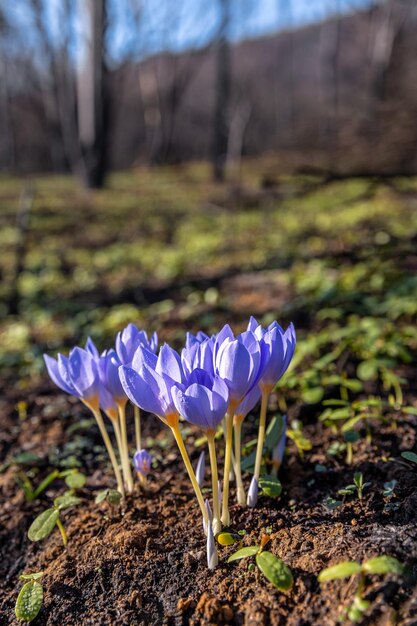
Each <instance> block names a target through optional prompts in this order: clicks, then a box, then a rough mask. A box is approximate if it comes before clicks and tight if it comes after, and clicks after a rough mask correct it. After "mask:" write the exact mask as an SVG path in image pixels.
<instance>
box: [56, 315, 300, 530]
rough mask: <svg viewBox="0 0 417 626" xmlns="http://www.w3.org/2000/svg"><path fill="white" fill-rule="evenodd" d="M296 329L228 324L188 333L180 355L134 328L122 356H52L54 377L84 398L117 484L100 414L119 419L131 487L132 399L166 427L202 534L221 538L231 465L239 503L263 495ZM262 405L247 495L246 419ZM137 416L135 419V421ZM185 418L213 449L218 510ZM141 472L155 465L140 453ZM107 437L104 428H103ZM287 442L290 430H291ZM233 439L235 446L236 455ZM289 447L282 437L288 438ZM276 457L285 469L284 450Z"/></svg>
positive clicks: (92, 350)
mask: <svg viewBox="0 0 417 626" xmlns="http://www.w3.org/2000/svg"><path fill="white" fill-rule="evenodd" d="M295 343H296V339H295V331H294V327H293V325H292V324H290V326H289V327H288V329H287V330H286V331H284V330H283V329H282V328H281V326H280V325H279V324H278V323H277V322H273V323H272V324H270V325H269V326H268V327H267V328H263V327H262V326H261V325H260V324H258V322H257V321H256V320H255V319H254V318H253V317H251V318H250V320H249V324H248V327H247V329H246V331H244V332H242V333H240V334H239V335H236V336H235V335H234V333H233V331H232V329H231V328H230V326H229V325H226V326H224V327H223V328H222V330H221V331H220V332H219V333H218V334H217V335H213V336H212V337H209V336H208V335H206V334H205V333H203V332H199V333H197V334H196V335H192V334H191V333H188V334H187V339H186V343H185V346H184V348H183V350H182V351H181V353H180V354H179V353H178V352H176V351H175V350H174V349H173V348H171V347H170V346H169V345H168V344H164V345H163V346H162V347H161V348H160V350H159V352H158V353H157V345H158V341H157V337H156V336H155V335H154V336H153V337H152V338H151V339H150V340H149V339H148V337H147V335H146V333H145V332H144V331H139V330H138V329H137V328H136V327H135V326H134V325H133V324H130V325H129V326H128V327H127V328H126V329H125V330H124V331H123V332H122V333H119V335H118V336H117V340H116V347H115V350H108V351H105V352H103V353H102V354H101V355H100V354H99V353H98V351H97V349H96V347H95V346H94V344H93V343H92V342H91V340H88V341H87V345H86V348H85V349H82V348H74V349H73V350H72V351H71V353H70V355H69V357H68V358H66V357H63V356H62V355H58V359H57V361H55V360H54V359H51V358H50V357H48V356H45V361H46V365H47V367H48V371H49V374H50V376H51V378H52V380H53V381H54V382H55V383H56V384H57V385H58V386H59V387H61V388H62V389H63V390H64V391H67V392H68V393H72V394H73V395H76V396H77V397H79V398H80V399H81V400H82V401H83V402H84V403H85V404H86V405H87V406H88V407H89V408H90V409H91V410H92V411H93V413H94V415H95V417H96V419H97V422H98V424H99V427H100V429H101V430H102V434H103V438H104V441H105V443H106V446H107V448H108V450H109V455H110V459H111V460H112V463H113V467H114V470H115V474H116V478H117V480H118V487H119V488H120V480H121V478H120V471H119V469H118V467H117V464H116V463H115V462H114V460H113V457H114V453H113V457H112V452H111V447H110V446H111V444H110V446H109V445H108V443H107V439H108V435H107V439H106V436H105V435H104V433H103V427H104V426H103V419H102V417H101V414H100V408H101V409H102V410H103V411H104V412H105V413H106V415H107V416H108V417H109V418H110V419H111V420H112V422H113V425H114V430H115V435H116V440H117V443H118V446H119V451H120V458H121V461H122V471H123V476H124V481H125V485H126V488H127V489H128V490H130V488H131V468H130V462H129V458H128V454H127V441H126V419H125V406H126V402H127V400H128V399H129V400H130V401H131V402H132V404H133V405H134V406H135V407H137V409H142V410H144V411H146V412H148V413H153V414H154V415H156V416H157V417H159V419H160V420H161V421H162V422H163V423H164V424H165V425H166V426H168V427H169V428H170V429H171V431H172V433H173V436H174V438H175V441H176V442H177V444H178V448H179V451H180V453H181V456H182V458H183V461H184V464H185V467H186V469H187V472H188V474H189V477H190V480H191V483H192V485H193V488H194V491H195V494H196V496H197V500H198V503H199V506H200V509H201V513H202V515H203V523H204V527H205V528H206V529H207V527H208V526H209V525H210V528H211V530H212V531H213V533H214V534H216V533H218V532H219V531H220V530H221V528H222V525H225V526H228V525H229V524H230V515H229V479H230V474H231V470H232V466H233V470H234V473H235V477H236V486H237V499H238V502H239V504H241V505H244V504H247V505H248V506H255V504H256V501H257V493H258V481H259V478H260V471H261V462H262V455H263V447H264V441H265V430H266V416H267V408H268V400H269V397H270V394H271V392H272V390H273V388H274V386H275V385H276V383H277V382H278V381H279V379H280V378H281V377H282V375H283V374H284V373H285V371H286V370H287V368H288V366H289V364H290V361H291V358H292V356H293V354H294V349H295ZM259 400H261V410H260V420H259V434H258V440H257V450H256V460H255V466H254V475H253V479H252V482H251V485H250V488H249V492H248V496H247V498H246V494H245V488H244V485H243V480H242V475H241V432H242V422H243V420H244V418H245V417H246V415H247V414H248V413H249V412H250V411H251V410H252V409H253V408H254V407H255V405H256V404H257V402H258V401H259ZM138 415H139V413H137V416H138ZM181 419H183V420H185V421H186V422H188V423H190V424H193V425H194V426H196V427H198V428H199V429H201V430H202V432H203V433H204V434H205V436H206V438H207V442H208V450H209V457H210V465H211V478H212V504H213V508H212V513H211V510H210V515H209V513H208V507H207V506H206V503H205V501H204V498H203V496H202V493H201V488H200V485H201V480H202V477H201V463H200V470H199V472H198V473H199V474H200V475H199V477H198V479H197V477H196V474H195V472H194V469H193V467H192V465H191V462H190V458H189V456H188V453H187V450H186V447H185V444H184V441H183V438H182V434H181V428H180V423H181ZM138 424H139V417H137V420H136V425H137V429H136V432H137V441H136V447H137V449H138V452H137V453H136V455H135V459H134V465H135V468H136V471H137V472H138V475H139V477H140V480H141V481H142V482H143V481H145V480H146V475H147V473H148V472H149V468H150V458H149V457H148V456H147V454H148V453H147V452H146V451H145V450H141V449H140V448H141V445H140V436H139V435H138V428H139V426H138ZM221 424H223V429H224V435H225V454H224V467H223V488H222V489H220V482H219V480H218V468H217V453H216V439H215V436H216V433H217V431H218V428H219V426H220V425H221ZM104 430H105V428H104ZM284 437H285V433H284ZM233 439H234V449H233ZM282 441H284V442H285V438H284V439H283V440H282ZM282 441H281V443H280V449H279V450H277V451H276V453H275V457H276V458H275V466H276V465H277V462H278V464H279V463H280V459H282V454H283V445H285V443H284V444H283V443H282Z"/></svg>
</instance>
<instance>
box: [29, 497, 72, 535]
mask: <svg viewBox="0 0 417 626" xmlns="http://www.w3.org/2000/svg"><path fill="white" fill-rule="evenodd" d="M80 503H81V498H78V497H77V496H74V495H73V494H72V493H71V491H69V492H66V493H64V494H63V495H62V496H58V497H57V498H55V500H54V505H53V506H52V507H51V508H49V509H46V511H43V512H42V513H40V515H38V516H37V517H35V519H34V520H33V522H32V524H31V525H30V528H29V530H28V537H29V539H30V540H31V541H40V540H41V539H45V537H48V536H49V535H50V534H51V533H52V531H53V530H54V528H55V526H57V527H58V529H59V532H60V533H61V537H62V541H63V543H64V546H66V545H67V543H68V537H67V533H66V532H65V528H64V526H63V524H62V521H61V518H60V514H61V511H63V510H64V509H69V508H71V507H74V506H78V505H79V504H80Z"/></svg>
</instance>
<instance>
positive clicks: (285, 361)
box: [248, 317, 296, 393]
mask: <svg viewBox="0 0 417 626" xmlns="http://www.w3.org/2000/svg"><path fill="white" fill-rule="evenodd" d="M248 331H249V332H253V333H254V335H255V336H256V337H257V338H258V339H259V340H260V342H261V344H262V349H263V351H264V353H265V357H264V358H265V368H264V371H263V373H262V376H261V379H260V381H259V386H260V387H261V389H262V390H263V391H265V392H267V393H270V392H271V391H272V389H273V388H274V386H275V385H276V383H277V382H278V381H279V379H280V378H281V377H282V376H283V375H284V374H285V372H286V371H287V369H288V366H289V364H290V362H291V359H292V357H293V354H294V350H295V345H296V336H295V329H294V325H293V324H292V323H291V324H290V325H289V326H288V328H287V330H286V331H284V330H283V328H281V326H280V325H279V324H278V322H275V321H274V322H272V324H270V325H269V326H268V328H266V329H265V328H262V326H261V325H260V324H258V323H257V321H256V319H255V318H254V317H251V318H250V320H249V324H248Z"/></svg>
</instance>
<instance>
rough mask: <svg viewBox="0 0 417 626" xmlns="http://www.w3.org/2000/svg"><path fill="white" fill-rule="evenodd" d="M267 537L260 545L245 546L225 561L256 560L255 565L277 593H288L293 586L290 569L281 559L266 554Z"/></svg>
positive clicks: (269, 553)
mask: <svg viewBox="0 0 417 626" xmlns="http://www.w3.org/2000/svg"><path fill="white" fill-rule="evenodd" d="M269 539H270V538H269V537H268V536H264V537H262V541H261V545H260V546H258V545H253V546H247V547H245V548H241V549H240V550H238V551H237V552H234V553H233V554H232V555H231V556H229V558H228V559H227V562H228V563H232V562H233V561H238V560H241V559H245V558H247V557H250V556H254V557H255V558H256V565H257V567H258V569H259V570H260V571H261V572H262V574H263V575H264V576H265V578H267V580H269V582H271V583H272V584H273V585H274V587H276V589H278V590H279V591H289V590H290V589H291V587H292V586H293V582H294V580H293V576H292V573H291V570H290V568H289V567H288V565H286V564H285V563H284V562H283V561H281V559H278V558H277V557H276V556H275V555H274V554H272V552H267V551H265V550H264V549H263V548H264V546H265V545H266V543H267V542H268V541H269Z"/></svg>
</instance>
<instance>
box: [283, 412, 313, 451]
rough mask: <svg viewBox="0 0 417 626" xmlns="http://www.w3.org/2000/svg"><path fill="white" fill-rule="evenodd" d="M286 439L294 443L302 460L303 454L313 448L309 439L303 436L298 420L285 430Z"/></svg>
mask: <svg viewBox="0 0 417 626" xmlns="http://www.w3.org/2000/svg"><path fill="white" fill-rule="evenodd" d="M287 437H288V438H289V439H291V440H292V441H293V442H294V443H295V446H296V448H297V452H298V454H299V455H300V458H302V459H303V458H304V452H308V451H309V450H311V449H312V447H313V444H312V443H311V441H310V439H307V437H305V436H304V435H303V426H302V423H301V422H300V421H299V420H293V421H292V422H291V428H290V429H288V430H287Z"/></svg>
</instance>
